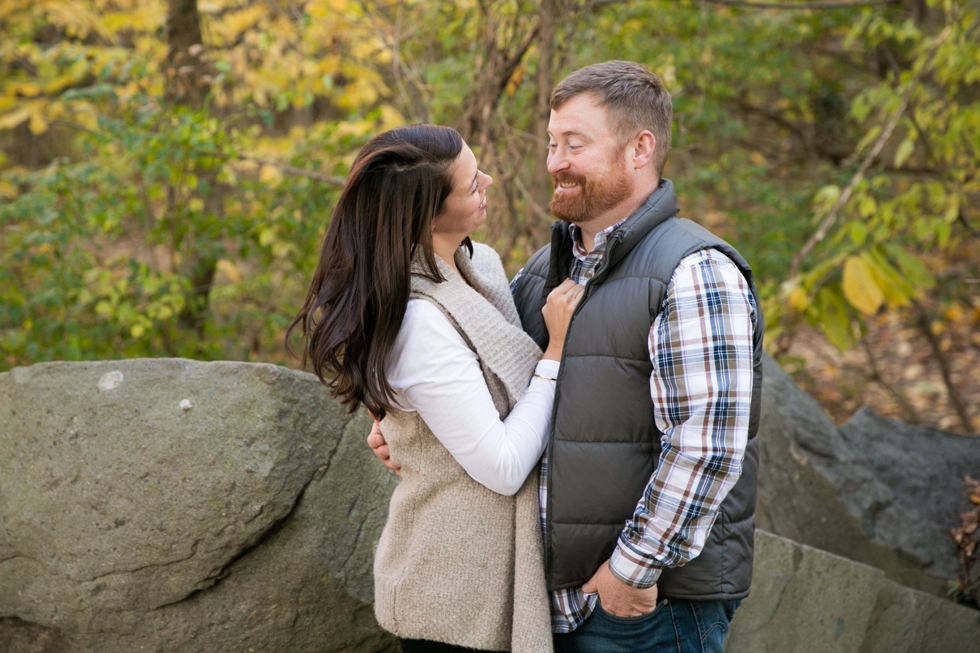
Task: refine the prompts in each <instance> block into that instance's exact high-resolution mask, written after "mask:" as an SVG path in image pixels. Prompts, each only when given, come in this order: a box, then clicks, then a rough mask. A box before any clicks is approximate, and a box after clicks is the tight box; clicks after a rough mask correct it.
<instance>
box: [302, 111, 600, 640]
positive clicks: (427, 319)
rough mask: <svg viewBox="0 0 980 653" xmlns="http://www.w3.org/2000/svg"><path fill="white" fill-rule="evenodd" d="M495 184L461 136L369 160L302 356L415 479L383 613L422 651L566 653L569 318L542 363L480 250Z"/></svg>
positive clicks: (404, 138) (306, 319)
mask: <svg viewBox="0 0 980 653" xmlns="http://www.w3.org/2000/svg"><path fill="white" fill-rule="evenodd" d="M492 183H493V180H492V179H491V178H490V177H489V176H488V175H486V174H484V173H482V172H481V171H480V170H479V169H478V168H477V163H476V158H475V157H474V156H473V152H472V151H471V150H470V148H469V147H467V146H466V144H465V143H464V142H463V140H462V138H461V137H460V136H459V134H457V133H456V132H455V131H454V130H452V129H448V128H446V127H437V126H432V125H415V126H411V127H402V128H398V129H394V130H391V131H388V132H385V133H383V134H380V135H379V136H377V137H375V138H374V139H372V140H371V141H370V142H369V143H368V144H367V145H365V146H364V148H363V149H362V150H361V152H360V153H359V154H358V156H357V158H356V159H355V161H354V165H353V167H352V169H351V172H350V174H349V175H348V178H347V183H346V185H345V187H344V191H343V193H342V194H341V197H340V200H339V202H338V204H337V208H336V210H335V211H334V215H333V219H332V222H331V224H330V228H329V230H328V232H327V236H326V239H325V240H324V243H323V248H322V250H321V253H320V261H319V264H318V266H317V270H316V273H315V275H314V278H313V282H312V284H311V286H310V290H309V292H308V294H307V297H306V302H305V303H304V305H303V308H302V310H301V311H300V312H299V314H298V315H297V317H296V319H295V320H294V321H293V323H292V324H291V325H290V329H292V328H293V327H295V326H296V325H300V326H301V327H302V331H303V334H304V336H305V341H304V349H303V357H304V363H305V360H306V359H307V358H309V359H310V360H312V363H313V369H314V370H315V371H316V374H317V375H318V376H319V378H320V380H321V381H323V382H324V383H325V384H326V385H327V386H328V387H329V388H330V389H331V390H332V392H333V394H334V395H335V396H337V397H339V398H340V399H341V401H342V402H344V403H345V404H346V405H347V406H348V407H349V408H350V409H351V410H352V411H353V410H355V409H357V407H358V406H359V405H360V404H362V403H363V404H364V405H365V406H367V408H368V409H369V410H370V411H371V413H372V414H374V415H376V416H377V417H378V418H379V419H380V420H382V428H383V431H384V434H385V438H386V440H387V441H388V445H389V449H390V453H391V459H392V461H393V462H394V463H396V464H397V465H399V466H400V467H401V477H402V481H401V483H400V484H399V485H398V487H397V488H396V490H395V492H394V493H393V495H392V499H391V504H390V507H389V513H388V522H387V524H386V526H385V529H384V532H383V533H382V536H381V540H380V542H379V544H378V550H377V553H376V556H375V569H374V571H375V613H376V615H377V618H378V622H379V623H380V624H381V626H382V627H383V628H385V629H386V630H388V631H390V632H392V633H394V634H396V635H398V636H399V637H401V638H402V648H403V650H404V651H406V653H410V652H412V651H450V650H464V649H463V648H458V647H465V650H472V649H478V650H487V651H491V650H492V651H502V650H513V651H515V652H523V651H533V652H535V653H538V652H540V651H550V650H551V628H550V617H549V613H548V597H547V592H546V588H545V583H544V571H543V567H542V552H541V533H540V525H539V521H538V520H539V515H538V505H537V473H536V472H535V473H532V472H533V471H534V469H535V466H536V464H537V461H538V460H539V458H540V456H541V453H542V452H543V450H544V446H545V444H546V441H547V437H548V432H549V420H550V417H551V410H552V402H553V400H554V391H555V379H556V378H557V373H558V366H559V360H560V359H561V349H562V346H563V344H564V340H565V331H566V329H567V326H568V320H569V319H570V317H571V313H572V311H573V310H574V307H575V305H576V303H577V302H578V300H579V298H580V297H581V293H582V289H581V288H580V287H579V286H577V285H575V284H574V283H572V282H567V283H565V284H563V285H562V286H559V287H558V288H556V289H555V291H553V292H552V294H551V295H550V296H549V298H548V302H547V304H546V306H545V308H544V316H545V320H546V323H547V325H548V329H549V334H550V342H551V344H549V346H548V349H547V351H545V352H544V355H543V356H542V353H541V350H540V349H539V348H538V347H537V345H536V344H535V343H534V342H533V341H532V340H531V339H530V338H529V337H528V336H527V335H525V334H524V332H523V331H522V330H521V328H520V323H519V320H518V317H517V311H516V309H515V308H514V304H513V300H512V298H511V296H510V291H509V288H508V285H507V279H506V277H505V275H504V271H503V267H502V266H501V264H500V259H499V257H498V256H497V255H496V254H495V253H494V252H493V250H492V249H491V248H489V247H487V246H485V245H479V244H474V243H472V242H471V241H470V239H469V235H470V234H471V233H472V232H473V231H474V230H475V229H476V228H477V227H479V226H480V225H481V224H482V223H483V221H484V220H485V218H486V205H487V203H486V192H487V188H488V187H489V186H490V185H491V184H492Z"/></svg>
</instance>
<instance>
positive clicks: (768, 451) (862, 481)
mask: <svg viewBox="0 0 980 653" xmlns="http://www.w3.org/2000/svg"><path fill="white" fill-rule="evenodd" d="M765 366H766V369H765V387H764V392H763V422H762V429H761V432H760V438H761V444H762V446H761V471H760V481H759V483H760V488H759V489H760V491H759V501H758V510H757V519H758V525H759V527H760V528H762V529H765V530H768V531H773V532H776V533H778V534H780V535H782V536H786V537H789V538H791V539H793V540H797V541H799V542H803V543H805V544H809V545H812V546H815V547H817V548H819V549H824V550H826V551H830V552H832V553H836V554H839V555H842V556H845V557H847V558H850V559H851V560H857V561H859V562H864V563H867V564H868V565H872V566H874V567H877V569H873V568H871V567H866V566H863V565H860V564H855V563H853V562H850V561H847V560H842V559H840V558H838V557H836V556H834V555H830V554H827V553H824V552H821V551H816V550H814V549H810V548H809V547H805V546H799V545H796V544H793V543H792V542H788V541H786V540H783V539H782V538H780V537H775V536H771V535H768V534H766V533H764V532H762V531H759V532H758V533H757V538H758V539H757V555H756V571H755V574H756V577H755V581H754V583H753V588H752V595H751V597H750V598H749V599H748V600H747V601H746V603H745V605H744V606H743V607H742V608H741V609H740V611H739V616H738V619H737V620H736V622H735V625H734V627H733V631H732V634H731V637H730V650H731V651H733V652H734V653H739V652H745V651H753V652H755V651H762V652H765V651H815V652H816V651H820V652H821V653H823V652H824V651H860V652H861V653H876V652H879V651H880V652H882V653H884V652H885V651H899V652H902V651H909V652H911V651H936V653H939V652H940V651H942V652H943V653H957V652H958V651H976V650H977V649H978V647H977V646H976V642H977V641H980V632H978V630H977V628H978V616H980V613H977V612H974V611H971V610H967V609H965V608H961V607H959V606H956V605H954V604H952V603H951V602H949V601H946V600H942V599H936V598H934V597H930V596H927V595H925V594H922V593H919V592H915V591H913V590H910V589H907V588H906V587H902V586H900V585H897V584H895V583H892V582H890V581H888V580H886V578H885V576H886V575H887V577H888V578H890V579H893V580H896V581H899V582H900V583H902V584H904V585H907V586H911V587H917V588H921V589H924V590H927V591H929V592H932V593H935V594H940V595H941V594H944V589H945V588H944V584H943V582H942V580H941V579H939V578H938V577H937V576H935V575H933V574H930V573H926V572H933V573H939V574H945V573H946V572H947V571H948V567H944V566H943V565H944V564H947V563H946V562H944V560H947V561H948V560H953V557H952V549H951V546H952V545H951V544H950V543H949V542H948V540H946V539H945V538H946V536H945V528H947V527H948V526H950V525H952V523H955V520H956V516H957V514H958V512H959V510H960V506H959V505H957V503H956V502H957V501H958V500H963V499H964V497H963V493H962V487H958V486H957V481H958V479H959V478H960V477H961V476H962V474H964V473H972V474H974V475H975V476H980V469H976V467H977V466H978V463H980V460H978V454H980V440H976V439H972V438H970V437H968V436H954V435H950V434H945V433H942V432H936V431H931V430H928V429H917V428H912V427H907V426H905V425H901V424H897V423H893V422H890V421H888V420H883V419H882V418H879V417H876V416H875V415H873V414H872V413H870V412H867V411H863V412H861V413H859V414H858V415H856V416H855V417H854V419H853V420H852V421H851V422H849V423H848V424H847V425H845V426H844V427H842V428H841V429H840V430H838V429H837V428H835V426H834V424H833V423H832V422H831V420H830V419H829V418H828V417H827V415H826V414H824V412H823V411H822V410H821V409H820V407H819V406H818V405H817V404H816V402H814V401H813V399H811V398H810V397H809V396H808V395H807V394H806V393H805V392H803V391H802V390H800V389H799V388H798V387H797V386H796V384H795V383H794V382H793V381H792V379H791V378H790V377H789V376H787V375H786V374H785V373H783V372H782V370H780V369H779V367H778V365H776V363H775V362H774V361H772V359H769V358H768V357H767V359H766V361H765ZM369 426H370V424H369V421H368V420H367V419H366V418H365V417H364V416H363V415H359V416H357V417H356V418H351V417H350V416H349V415H347V414H345V413H344V412H343V411H342V410H341V409H340V408H339V406H338V405H337V404H336V402H334V401H331V400H328V399H327V398H326V397H325V394H324V392H323V389H322V387H321V386H320V384H319V383H318V382H317V381H316V379H315V378H314V377H313V376H312V375H308V374H303V373H298V372H293V371H290V370H286V369H284V368H279V367H275V366H271V365H254V364H247V363H198V362H193V361H185V360H169V359H163V360H127V361H116V362H101V363H50V364H41V365H36V366H33V367H30V368H18V369H15V370H13V371H11V372H8V373H6V374H0V652H4V653H6V652H7V651H11V652H13V651H16V652H17V653H96V652H98V653H130V652H132V651H140V650H147V651H156V652H158V653H169V652H171V651H174V652H176V651H180V652H182V653H198V652H201V653H203V652H205V651H207V652H208V653H212V652H213V653H225V652H227V653H232V652H234V653H249V652H250V651H251V652H252V653H260V652H261V653H314V652H315V653H328V652H332V651H351V652H364V653H367V652H372V653H373V652H383V651H396V650H397V644H396V643H395V642H394V641H393V640H392V638H390V637H389V636H387V635H385V634H384V633H383V632H382V631H381V630H380V629H379V628H378V627H377V625H376V623H375V621H374V616H373V611H372V609H371V601H372V594H373V589H372V586H373V583H372V578H371V562H372V557H373V549H374V544H375V542H376V541H377V538H378V536H379V535H380V531H381V528H382V526H383V523H384V519H385V515H386V513H387V503H388V496H389V494H390V492H391V489H392V488H393V487H394V484H395V483H396V479H395V477H394V476H393V475H391V474H390V473H389V472H388V471H387V470H386V469H385V468H384V467H382V466H381V465H380V464H378V463H377V461H375V460H374V458H373V456H372V455H371V453H370V451H369V450H368V449H367V447H366V446H365V444H364V435H365V434H366V433H367V431H368V429H369ZM971 470H975V471H971ZM947 520H953V522H952V523H950V524H946V522H947ZM909 523H914V524H915V525H916V528H914V529H909V528H903V525H904V524H909ZM882 570H883V571H882ZM935 642H941V643H942V644H943V646H942V647H939V648H936V647H935V645H934V644H935ZM971 646H972V648H971ZM930 647H931V648H930ZM964 647H965V648H964Z"/></svg>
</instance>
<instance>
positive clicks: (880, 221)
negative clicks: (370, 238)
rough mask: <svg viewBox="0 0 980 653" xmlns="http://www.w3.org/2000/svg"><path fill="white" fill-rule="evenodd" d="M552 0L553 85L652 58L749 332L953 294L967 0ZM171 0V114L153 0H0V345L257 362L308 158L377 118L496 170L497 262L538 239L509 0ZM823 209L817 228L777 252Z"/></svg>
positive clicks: (318, 167)
mask: <svg viewBox="0 0 980 653" xmlns="http://www.w3.org/2000/svg"><path fill="white" fill-rule="evenodd" d="M559 5H560V6H559V11H558V13H557V14H556V16H555V17H554V19H555V26H554V27H555V32H556V37H555V43H554V45H555V62H554V63H555V70H554V77H555V79H556V80H557V79H559V78H560V77H561V76H563V75H564V74H565V73H567V72H569V71H571V70H573V69H575V68H578V67H580V66H582V65H587V64H589V63H593V62H595V61H600V60H604V59H612V58H619V59H630V60H635V61H638V62H641V63H643V64H645V65H647V66H648V67H650V68H651V69H652V70H654V71H655V72H657V73H658V74H659V75H660V76H661V77H662V78H663V80H664V81H665V83H666V85H667V87H668V89H669V90H670V91H671V93H672V95H673V98H674V110H675V114H674V115H675V125H674V135H673V152H672V154H671V158H670V161H669V163H668V169H667V173H666V174H667V176H669V177H670V178H672V179H673V180H674V182H675V184H676V186H677V188H678V191H679V193H680V196H681V203H682V208H683V212H684V214H685V215H686V216H688V217H691V218H693V219H695V220H698V221H700V222H702V223H704V224H706V225H707V226H709V227H710V228H712V229H715V230H718V231H720V232H722V234H723V235H725V236H726V237H727V238H729V239H730V240H731V241H732V242H733V243H734V244H735V245H736V246H737V247H738V248H739V249H740V250H741V251H742V252H743V253H744V254H745V255H746V256H747V258H748V259H749V260H750V261H751V262H752V263H753V266H754V268H755V270H756V273H757V278H758V281H759V286H760V288H762V290H763V294H764V298H763V300H764V305H765V314H766V318H767V322H768V323H769V324H768V326H769V328H768V330H767V334H768V337H769V341H770V342H774V341H778V340H779V338H780V336H783V335H786V334H789V333H791V332H792V331H793V330H794V329H795V328H796V326H797V325H799V324H803V323H810V324H814V325H818V326H820V327H821V328H822V329H823V331H824V333H825V334H826V335H827V337H828V338H829V339H830V340H831V341H832V342H834V343H835V344H836V345H837V346H839V347H847V346H849V344H850V343H852V342H853V340H854V337H855V334H857V333H859V332H860V330H861V328H862V319H864V317H863V316H866V315H871V314H873V313H874V312H875V311H879V310H882V307H888V306H891V307H901V306H903V305H905V304H908V303H909V302H911V301H914V300H917V298H921V297H922V296H923V295H924V293H925V292H927V291H928V292H931V293H937V292H938V293H942V294H943V295H944V296H950V297H953V296H954V295H955V294H956V293H957V292H959V291H957V289H956V288H957V286H956V278H955V276H954V275H952V273H951V272H950V268H949V263H948V260H949V256H950V253H951V252H953V251H954V250H956V248H958V247H962V245H963V243H964V241H965V240H967V239H969V238H971V237H975V236H971V232H970V231H969V230H968V229H967V225H969V224H971V220H972V221H973V222H972V224H978V223H980V219H978V216H976V215H975V208H973V207H974V206H975V205H976V198H977V197H978V195H980V186H978V184H980V175H978V168H980V162H978V156H980V155H978V153H977V143H980V104H978V102H977V99H978V90H977V89H978V84H980V67H978V66H976V62H977V61H978V60H980V45H978V42H980V40H978V39H977V38H976V34H977V32H978V27H977V25H978V18H977V6H976V3H975V2H972V1H971V2H963V3H953V2H939V1H931V2H929V3H927V5H928V6H927V7H926V9H925V12H924V13H921V12H920V11H919V8H918V7H919V3H899V5H897V6H891V5H888V6H882V5H878V6H874V7H865V8H850V9H838V10H827V11H784V10H760V9H758V8H749V7H728V6H719V5H714V4H712V3H703V2H700V1H698V2H695V1H693V0H687V1H682V2H665V1H655V0H646V1H643V2H630V3H610V4H602V3H598V5H599V6H596V5H595V4H594V3H584V2H577V1H572V0H566V1H565V2H560V3H559ZM906 5H907V6H906ZM198 7H199V9H200V11H201V15H202V23H203V27H204V34H205V41H206V42H205V43H203V44H201V49H202V51H203V54H202V55H201V57H202V60H204V61H205V62H206V64H207V70H206V74H205V75H204V77H203V78H202V80H201V82H202V83H205V84H207V85H208V88H209V89H210V95H209V96H208V101H207V103H206V106H205V107H203V108H201V109H200V110H191V109H188V108H185V107H179V106H175V105H173V104H170V103H168V102H167V101H166V100H165V96H166V93H165V88H164V86H165V84H164V80H165V78H166V76H167V75H168V74H169V73H170V72H172V71H168V69H167V66H168V63H167V44H166V41H165V39H166V30H165V27H166V25H165V22H166V5H165V3H163V2H162V1H160V0H154V1H152V2H143V1H140V0H49V1H48V2H45V3H35V4H33V5H28V4H25V3H20V2H16V0H0V31H2V32H3V34H4V40H3V43H4V45H3V46H2V47H0V147H2V149H3V152H5V154H3V155H0V354H2V356H0V369H2V368H5V367H9V366H12V365H17V364H28V363H31V362H35V361H41V360H50V359H58V358H64V359H79V358H106V357H116V356H153V355H185V356H193V357H203V358H212V357H227V358H244V359H257V358H258V359H264V360H275V361H278V362H282V361H283V360H284V355H283V353H282V348H281V337H282V334H283V331H284V328H285V325H286V324H287V323H288V320H289V318H290V316H291V315H292V313H293V312H294V311H295V309H296V308H297V306H298V305H299V303H300V301H301V300H302V296H303V293H304V292H305V284H306V283H307V281H308V279H309V277H310V274H311V272H312V268H313V265H314V263H315V260H316V256H317V253H318V247H319V242H320V240H321V238H322V234H323V233H324V230H325V229H326V226H327V223H328V220H329V216H330V212H331V210H332V206H333V202H334V201H335V199H336V196H337V191H338V187H337V185H336V184H335V183H331V181H329V180H330V179H331V178H333V177H334V176H337V177H342V176H343V174H344V173H345V172H346V170H347V168H348V166H349V165H350V162H351V160H352V157H353V155H354V153H355V152H356V151H357V148H358V147H359V146H360V145H361V144H362V143H363V142H364V140H365V139H366V138H368V137H369V136H370V135H372V134H374V133H376V132H377V131H380V130H382V129H385V128H388V127H391V126H394V125H397V124H400V123H401V122H403V121H406V120H409V121H428V122H437V123H442V124H450V125H453V126H455V127H457V128H458V129H460V131H461V132H462V133H464V135H466V137H467V138H468V139H469V140H470V143H471V145H473V146H474V148H475V149H476V150H477V154H478V156H479V157H480V159H481V163H482V165H483V166H484V167H485V168H486V169H487V170H489V171H490V172H492V174H493V175H494V176H495V177H496V178H497V182H498V183H497V185H496V187H495V190H494V196H493V207H494V213H493V216H492V219H491V220H490V221H488V226H487V228H486V233H485V234H483V237H484V238H485V239H487V240H488V241H489V242H491V244H493V245H494V246H496V247H497V248H498V250H499V251H501V252H502V254H503V255H504V258H505V260H506V263H507V265H508V267H509V268H510V269H511V270H512V271H513V270H516V268H517V267H519V266H520V264H521V263H522V262H523V261H524V260H525V259H526V257H527V255H528V254H529V253H530V252H531V251H533V250H534V249H536V247H538V246H539V245H540V244H543V243H544V242H545V240H546V239H547V226H548V221H547V220H545V219H543V218H542V217H541V216H540V215H538V214H536V213H535V210H534V206H533V205H532V203H531V200H530V197H531V196H532V195H533V189H529V188H527V187H526V186H527V185H528V184H529V183H530V182H528V180H529V179H531V177H532V176H533V175H532V174H531V173H532V171H533V170H534V168H535V166H536V165H537V163H536V162H538V161H540V160H541V158H542V157H543V156H544V152H543V146H542V144H541V143H540V142H538V140H536V139H537V138H538V137H537V136H535V135H534V133H533V132H534V129H535V121H534V115H533V114H534V112H533V111H532V108H533V107H534V106H535V103H536V99H537V87H536V84H535V76H536V74H537V70H538V67H539V61H538V57H539V56H540V53H541V51H542V48H541V45H542V44H541V43H540V32H536V31H535V30H537V29H538V28H539V27H540V21H541V20H543V19H544V15H543V14H541V13H540V12H541V7H540V5H539V4H538V3H535V2H529V1H521V0H495V1H493V2H486V3H477V2H472V1H470V0H467V1H465V2H456V3H429V2H422V1H421V0H411V1H408V2H400V3H389V2H372V1H366V2H349V1H348V0H309V1H308V2H304V3H265V2H250V1H245V0H209V1H208V2H204V1H203V0H200V1H199V2H198ZM522 44H526V45H527V46H528V47H527V48H526V49H521V48H522ZM510 64H513V65H512V66H510V67H508V65H510ZM500 75H504V77H503V78H499V76H500ZM906 96H908V97H909V98H910V100H909V105H908V108H907V109H906V110H905V111H904V112H902V113H901V115H900V117H899V121H898V123H897V127H896V129H895V130H894V133H893V134H892V135H891V137H890V139H889V141H888V143H887V144H886V145H885V146H884V149H883V150H882V152H881V154H880V155H879V156H877V157H876V158H875V159H874V160H873V161H872V162H871V164H870V165H869V166H868V167H867V168H866V172H865V173H864V174H863V176H861V178H860V180H858V181H857V182H856V183H854V184H851V181H852V178H853V177H854V173H855V171H857V170H858V169H859V166H860V164H861V162H862V161H863V159H864V157H865V156H867V154H868V152H870V151H871V148H872V147H874V145H875V143H876V140H877V139H878V138H879V137H880V135H881V134H882V133H884V129H885V127H886V126H887V124H888V121H889V119H890V118H891V117H892V116H893V115H894V114H895V112H896V110H897V108H898V107H900V106H901V104H902V100H903V98H904V97H906ZM297 170H299V174H298V173H297ZM303 171H305V172H303ZM849 185H850V186H849ZM845 189H847V190H845ZM845 192H847V193H849V194H850V195H849V198H848V199H847V201H846V202H843V203H842V205H840V206H837V204H839V203H840V200H841V197H842V194H843V193H845ZM538 211H539V213H540V208H539V209H538ZM971 211H973V213H971ZM826 216H832V217H834V220H833V224H832V225H831V228H830V229H829V231H828V233H827V234H826V237H824V238H823V239H822V240H821V241H820V242H819V243H816V247H815V248H814V249H813V251H812V252H811V253H810V254H809V255H808V256H807V257H805V258H802V259H800V258H799V252H800V250H801V248H802V247H803V245H804V243H806V241H807V240H808V238H810V237H811V236H812V234H814V232H815V231H816V230H817V228H818V225H819V224H820V222H821V220H822V219H824V218H825V217H826ZM957 251H958V250H957ZM794 265H797V266H798V268H794V267H793V266H794ZM794 269H795V270H796V271H797V274H795V275H791V274H790V271H791V270H794ZM209 273H210V274H211V275H212V276H210V277H209V276H208V274H209ZM195 279H196V280H197V281H195ZM201 279H209V281H207V284H205V287H204V288H203V292H202V289H201V288H200V287H195V284H198V285H199V286H200V283H199V281H200V280H201ZM195 312H197V313H200V314H203V315H204V316H205V317H206V319H205V321H204V322H203V323H194V322H193V321H192V320H189V319H188V317H187V316H188V315H189V314H193V313H195Z"/></svg>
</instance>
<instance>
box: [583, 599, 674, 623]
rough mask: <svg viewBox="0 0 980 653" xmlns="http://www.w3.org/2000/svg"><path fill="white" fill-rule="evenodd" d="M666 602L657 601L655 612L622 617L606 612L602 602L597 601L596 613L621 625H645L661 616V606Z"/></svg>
mask: <svg viewBox="0 0 980 653" xmlns="http://www.w3.org/2000/svg"><path fill="white" fill-rule="evenodd" d="M666 602H667V600H666V599H664V600H663V601H657V605H655V606H654V608H653V610H651V611H650V612H646V613H644V614H638V615H634V616H632V617H621V616H619V615H616V614H613V613H611V612H606V610H605V609H603V607H602V601H596V604H595V611H596V612H598V613H599V614H601V615H602V616H603V617H604V618H606V619H608V620H610V621H615V622H617V623H621V624H638V623H643V622H645V621H647V620H648V619H653V617H654V615H658V614H660V606H662V605H663V604H664V603H666Z"/></svg>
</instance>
